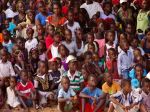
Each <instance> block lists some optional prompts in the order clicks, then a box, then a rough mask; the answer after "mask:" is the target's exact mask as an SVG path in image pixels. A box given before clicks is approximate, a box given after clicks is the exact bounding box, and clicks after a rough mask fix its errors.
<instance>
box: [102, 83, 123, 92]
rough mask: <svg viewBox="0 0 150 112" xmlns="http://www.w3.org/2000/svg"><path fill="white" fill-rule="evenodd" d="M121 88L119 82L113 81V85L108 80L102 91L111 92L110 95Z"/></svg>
mask: <svg viewBox="0 0 150 112" xmlns="http://www.w3.org/2000/svg"><path fill="white" fill-rule="evenodd" d="M120 90H121V88H120V85H119V84H118V83H116V82H114V81H113V84H112V85H111V87H109V86H108V84H107V82H105V83H104V84H103V85H102V91H103V92H104V93H109V94H110V95H111V94H114V93H116V92H118V91H120Z"/></svg>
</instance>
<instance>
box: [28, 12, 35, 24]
mask: <svg viewBox="0 0 150 112" xmlns="http://www.w3.org/2000/svg"><path fill="white" fill-rule="evenodd" d="M27 16H28V18H29V19H30V21H32V22H33V21H34V14H33V13H31V12H29V13H28V14H27Z"/></svg>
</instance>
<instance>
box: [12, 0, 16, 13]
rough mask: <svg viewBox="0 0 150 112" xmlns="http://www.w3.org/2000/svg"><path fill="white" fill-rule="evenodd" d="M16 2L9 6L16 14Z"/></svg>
mask: <svg viewBox="0 0 150 112" xmlns="http://www.w3.org/2000/svg"><path fill="white" fill-rule="evenodd" d="M16 3H17V2H16V1H15V0H14V1H12V4H11V6H12V10H13V11H14V12H16V10H17V9H16Z"/></svg>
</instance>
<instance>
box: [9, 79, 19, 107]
mask: <svg viewBox="0 0 150 112" xmlns="http://www.w3.org/2000/svg"><path fill="white" fill-rule="evenodd" d="M9 83H10V86H9V87H7V89H6V91H7V106H8V108H9V107H10V108H18V109H21V105H20V102H19V99H18V97H17V95H16V90H15V87H16V84H17V81H16V77H13V76H12V77H10V80H9Z"/></svg>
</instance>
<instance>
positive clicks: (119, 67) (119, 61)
mask: <svg viewBox="0 0 150 112" xmlns="http://www.w3.org/2000/svg"><path fill="white" fill-rule="evenodd" d="M117 65H118V74H119V76H121V57H120V55H119V56H118V60H117Z"/></svg>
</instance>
